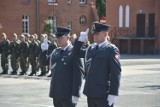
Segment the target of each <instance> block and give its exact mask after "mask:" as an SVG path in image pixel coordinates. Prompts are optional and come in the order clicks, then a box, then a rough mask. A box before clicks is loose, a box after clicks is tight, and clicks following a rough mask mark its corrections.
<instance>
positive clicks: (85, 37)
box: [78, 28, 89, 42]
mask: <svg viewBox="0 0 160 107" xmlns="http://www.w3.org/2000/svg"><path fill="white" fill-rule="evenodd" d="M88 33H89V28H87V30H86V31H85V32H80V36H79V39H78V41H81V42H84V41H85V40H86V39H87V38H88Z"/></svg>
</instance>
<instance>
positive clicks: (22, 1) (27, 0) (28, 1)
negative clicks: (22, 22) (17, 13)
mask: <svg viewBox="0 0 160 107" xmlns="http://www.w3.org/2000/svg"><path fill="white" fill-rule="evenodd" d="M21 4H24V5H28V4H30V0H21Z"/></svg>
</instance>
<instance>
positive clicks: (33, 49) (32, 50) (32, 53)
mask: <svg viewBox="0 0 160 107" xmlns="http://www.w3.org/2000/svg"><path fill="white" fill-rule="evenodd" d="M30 40H31V44H30V46H29V63H30V64H31V66H32V71H31V73H30V74H29V75H28V76H33V75H36V70H37V54H38V50H39V47H38V43H37V42H36V41H35V36H34V35H31V37H30Z"/></svg>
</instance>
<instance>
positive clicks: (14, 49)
mask: <svg viewBox="0 0 160 107" xmlns="http://www.w3.org/2000/svg"><path fill="white" fill-rule="evenodd" d="M19 44H20V41H19V40H18V38H17V34H15V33H14V34H13V41H12V42H11V44H10V51H11V67H12V70H13V71H12V72H11V73H10V75H16V74H17V70H18V68H19V60H18V58H19V49H18V48H19Z"/></svg>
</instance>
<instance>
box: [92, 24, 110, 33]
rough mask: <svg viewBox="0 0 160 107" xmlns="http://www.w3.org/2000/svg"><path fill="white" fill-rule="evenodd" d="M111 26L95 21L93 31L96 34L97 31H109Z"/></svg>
mask: <svg viewBox="0 0 160 107" xmlns="http://www.w3.org/2000/svg"><path fill="white" fill-rule="evenodd" d="M109 27H110V25H107V24H101V23H98V22H94V23H93V25H92V33H93V34H95V33H97V32H101V31H106V32H107V31H108V30H109Z"/></svg>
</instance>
